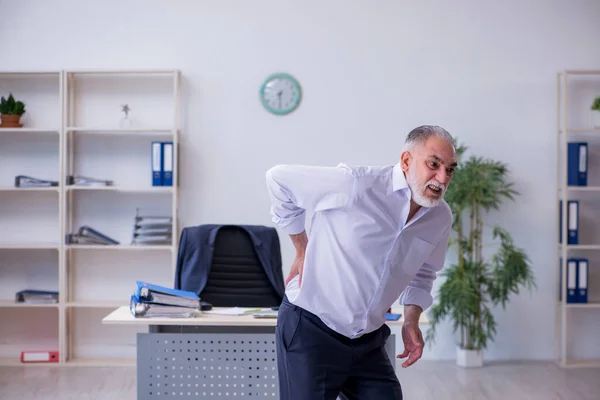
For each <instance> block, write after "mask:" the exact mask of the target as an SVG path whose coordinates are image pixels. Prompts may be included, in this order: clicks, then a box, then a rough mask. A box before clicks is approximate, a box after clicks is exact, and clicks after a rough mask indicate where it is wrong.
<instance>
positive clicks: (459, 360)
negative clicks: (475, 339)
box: [456, 346, 483, 368]
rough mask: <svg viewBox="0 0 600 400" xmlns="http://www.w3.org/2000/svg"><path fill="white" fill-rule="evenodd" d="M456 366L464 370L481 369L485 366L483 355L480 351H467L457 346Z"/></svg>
mask: <svg viewBox="0 0 600 400" xmlns="http://www.w3.org/2000/svg"><path fill="white" fill-rule="evenodd" d="M456 364H457V365H458V366H459V367H464V368H475V367H481V366H482V365H483V354H482V353H481V351H480V350H479V351H478V350H465V349H461V348H460V347H458V346H457V347H456Z"/></svg>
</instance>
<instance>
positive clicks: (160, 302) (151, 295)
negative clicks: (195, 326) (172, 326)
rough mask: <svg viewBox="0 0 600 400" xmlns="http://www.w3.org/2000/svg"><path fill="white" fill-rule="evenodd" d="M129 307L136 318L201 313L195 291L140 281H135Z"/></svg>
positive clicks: (174, 316) (175, 316)
mask: <svg viewBox="0 0 600 400" xmlns="http://www.w3.org/2000/svg"><path fill="white" fill-rule="evenodd" d="M129 309H130V311H131V314H133V316H134V317H136V318H139V317H142V318H152V317H154V318H156V317H162V318H192V317H195V316H197V315H198V314H199V313H201V310H200V297H198V295H197V294H196V293H194V292H188V291H185V290H177V289H171V288H168V287H165V286H159V285H154V284H151V283H147V282H140V281H136V289H135V291H134V292H133V295H132V296H131V300H130V303H129Z"/></svg>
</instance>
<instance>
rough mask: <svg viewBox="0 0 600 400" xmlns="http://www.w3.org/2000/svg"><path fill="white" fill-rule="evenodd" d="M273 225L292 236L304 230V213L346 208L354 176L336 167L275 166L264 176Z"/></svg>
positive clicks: (344, 168) (342, 168)
mask: <svg viewBox="0 0 600 400" xmlns="http://www.w3.org/2000/svg"><path fill="white" fill-rule="evenodd" d="M266 183H267V189H268V193H269V198H270V201H271V215H272V220H273V223H275V224H276V225H277V227H278V228H280V229H281V230H282V231H283V232H284V233H287V234H290V235H294V234H298V233H301V232H302V231H304V229H305V222H306V212H307V211H310V212H316V211H323V210H327V209H333V208H339V207H346V206H347V205H349V204H350V203H351V201H352V199H353V196H354V187H355V183H354V176H353V174H352V171H351V169H350V168H348V167H346V166H345V165H344V164H340V165H338V166H337V167H316V166H305V165H276V166H274V167H272V168H270V169H269V170H268V171H267V172H266Z"/></svg>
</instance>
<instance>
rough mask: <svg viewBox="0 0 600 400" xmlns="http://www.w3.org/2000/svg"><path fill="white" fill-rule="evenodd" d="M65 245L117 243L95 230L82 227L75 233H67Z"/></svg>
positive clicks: (86, 226)
mask: <svg viewBox="0 0 600 400" xmlns="http://www.w3.org/2000/svg"><path fill="white" fill-rule="evenodd" d="M65 242H66V244H102V245H109V244H119V242H118V241H117V240H115V239H113V238H111V237H109V236H106V235H105V234H103V233H100V232H98V231H97V230H95V229H93V228H91V227H89V226H88V225H83V226H81V227H80V228H79V230H78V231H77V233H67V236H66V239H65Z"/></svg>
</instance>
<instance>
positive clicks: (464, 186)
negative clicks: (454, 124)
mask: <svg viewBox="0 0 600 400" xmlns="http://www.w3.org/2000/svg"><path fill="white" fill-rule="evenodd" d="M457 150H458V151H457V153H458V155H459V158H462V154H463V153H464V151H465V150H466V147H464V146H460V147H459V148H458V149H457ZM507 175H508V169H507V167H506V166H505V165H504V163H502V162H499V161H495V160H487V159H484V158H482V157H475V156H471V157H470V158H469V159H468V160H466V161H465V162H464V163H462V162H461V163H459V167H458V168H457V169H456V171H455V173H454V178H453V181H452V185H450V186H449V187H448V192H447V194H446V196H445V200H446V202H447V203H448V205H449V206H450V208H451V209H452V213H453V216H454V222H453V225H452V230H453V232H454V235H452V236H451V239H450V244H451V248H454V249H456V256H457V262H456V263H453V264H451V265H448V266H447V267H445V269H444V271H443V272H442V274H441V275H442V276H443V277H444V278H445V281H444V282H443V283H442V284H441V285H440V289H439V292H438V296H437V300H436V304H434V305H433V306H432V307H431V310H430V316H429V320H430V323H431V325H430V329H429V331H428V332H427V340H428V341H429V344H431V343H433V339H434V336H435V333H436V329H437V327H438V325H439V324H440V323H441V322H442V321H443V320H444V319H446V318H449V319H450V320H452V322H453V324H452V326H453V330H454V332H455V333H456V332H457V331H458V333H459V337H458V343H457V344H456V363H457V365H459V366H461V367H479V366H482V365H483V356H482V350H483V349H485V348H486V347H487V345H488V344H489V342H491V341H492V340H493V338H494V335H495V333H496V320H495V318H494V315H493V314H492V307H494V306H497V305H501V306H502V308H503V309H504V308H505V307H506V304H507V302H508V300H509V297H510V296H511V295H512V294H518V293H519V286H526V287H529V288H530V289H531V288H533V287H535V281H534V276H533V272H532V269H531V266H530V262H529V259H528V256H527V254H526V253H525V252H524V251H523V249H521V248H519V247H517V246H516V245H515V243H514V242H513V239H512V237H511V235H510V233H509V232H508V231H506V230H505V229H504V228H502V227H501V226H500V225H496V226H493V227H492V229H491V231H492V235H491V239H492V240H491V241H492V243H488V244H487V245H486V246H485V247H486V248H487V247H488V245H495V246H493V247H495V253H491V252H488V251H485V253H484V238H485V237H487V236H488V235H484V233H485V232H484V227H485V225H484V218H485V216H486V214H487V213H488V212H490V211H492V210H499V208H500V205H501V204H502V201H503V200H513V199H514V196H515V195H517V194H518V193H517V192H516V191H515V190H514V189H513V188H512V186H513V184H512V183H510V182H508V179H507ZM493 242H495V243H493Z"/></svg>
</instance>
